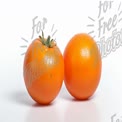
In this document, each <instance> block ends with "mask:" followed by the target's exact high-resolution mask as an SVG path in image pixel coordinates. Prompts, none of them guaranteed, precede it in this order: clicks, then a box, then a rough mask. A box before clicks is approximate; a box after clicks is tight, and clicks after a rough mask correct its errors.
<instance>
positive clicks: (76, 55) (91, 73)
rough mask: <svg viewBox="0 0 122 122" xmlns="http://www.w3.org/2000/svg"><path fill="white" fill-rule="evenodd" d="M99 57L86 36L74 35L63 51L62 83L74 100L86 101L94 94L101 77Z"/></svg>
mask: <svg viewBox="0 0 122 122" xmlns="http://www.w3.org/2000/svg"><path fill="white" fill-rule="evenodd" d="M101 65H102V62H101V55H100V52H99V49H98V47H97V44H96V43H95V41H94V40H93V38H91V37H90V36H89V35H87V34H77V35H75V36H74V37H73V38H72V39H71V40H70V41H69V43H68V44H67V46H66V48H65V51H64V81H65V85H66V88H67V90H68V91H69V93H70V94H71V95H72V96H74V97H75V98H76V99H79V100H84V99H88V98H89V97H91V96H92V95H93V93H94V92H95V90H96V88H97V86H98V84H99V81H100V76H101Z"/></svg>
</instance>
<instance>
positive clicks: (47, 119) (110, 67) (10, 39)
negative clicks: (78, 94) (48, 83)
mask: <svg viewBox="0 0 122 122" xmlns="http://www.w3.org/2000/svg"><path fill="white" fill-rule="evenodd" d="M119 3H120V1H114V2H113V6H112V7H113V11H112V10H111V12H109V13H108V15H109V17H111V16H113V15H114V14H113V12H115V13H116V12H117V11H116V9H115V8H118V5H119ZM98 5H99V1H97V0H94V1H93V0H91V1H90V0H67V1H66V0H61V1H58V0H50V1H48V0H44V1H42V0H34V1H29V0H28V1H25V0H21V2H20V1H15V0H11V1H7V0H4V2H1V1H0V122H111V116H113V115H114V114H116V117H115V118H114V122H116V120H117V119H120V120H121V121H122V117H121V116H122V55H121V54H122V47H119V48H118V49H117V50H116V51H115V52H111V53H110V54H109V55H108V56H107V57H105V58H104V59H102V76H101V80H100V84H99V87H98V89H97V91H96V92H95V94H94V95H93V97H92V98H91V99H90V100H88V101H76V100H74V99H73V98H72V97H71V96H70V95H69V93H68V92H67V90H66V88H65V86H64V85H63V87H62V89H61V91H60V93H59V95H58V96H57V98H56V99H55V100H54V102H53V103H52V104H51V105H50V106H39V105H37V104H36V103H35V102H34V101H33V100H32V99H31V98H30V96H29V95H28V93H27V91H26V89H25V85H24V81H23V59H24V56H21V54H22V53H23V52H25V51H26V49H24V48H20V46H21V45H27V46H28V45H29V44H30V43H31V41H32V40H33V39H34V38H36V37H37V36H38V34H35V35H34V38H33V39H31V36H32V19H33V18H34V17H35V16H38V19H37V22H38V21H41V20H42V18H43V17H46V18H47V19H48V25H49V27H51V26H52V25H53V24H55V28H56V29H57V30H58V32H57V33H56V35H55V36H56V41H57V44H58V46H59V48H60V49H61V51H62V53H63V50H64V48H65V46H66V44H67V42H68V41H69V40H70V38H71V37H72V36H73V35H74V34H76V33H81V32H85V33H88V32H89V31H90V30H89V28H88V27H87V26H86V25H88V24H90V23H91V21H90V20H89V19H88V16H90V17H93V18H94V19H96V18H97V17H98V12H99V9H98ZM121 10H122V6H121ZM105 17H106V16H105ZM107 17H108V16H107ZM49 27H48V28H49ZM116 28H117V29H121V28H122V22H121V23H119V25H118V26H116ZM95 31H97V28H95ZM96 33H97V32H96ZM106 35H111V32H107V33H106ZM21 37H24V38H25V39H27V40H28V41H29V43H26V42H25V41H23V40H22V39H21ZM96 41H97V38H96Z"/></svg>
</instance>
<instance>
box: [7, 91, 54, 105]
mask: <svg viewBox="0 0 122 122" xmlns="http://www.w3.org/2000/svg"><path fill="white" fill-rule="evenodd" d="M7 98H8V99H9V101H10V100H11V102H14V103H17V104H20V105H25V106H29V107H30V106H31V107H47V106H52V105H53V104H54V102H52V103H50V104H47V105H42V104H39V103H37V102H35V101H34V100H33V99H32V98H31V97H30V96H29V94H28V93H27V92H26V91H25V92H24V91H15V92H14V91H13V92H10V93H9V95H8V97H7Z"/></svg>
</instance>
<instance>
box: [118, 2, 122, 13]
mask: <svg viewBox="0 0 122 122" xmlns="http://www.w3.org/2000/svg"><path fill="white" fill-rule="evenodd" d="M120 7H121V2H120V4H119V7H118V11H119V10H120Z"/></svg>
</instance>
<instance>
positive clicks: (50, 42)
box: [39, 31, 56, 48]
mask: <svg viewBox="0 0 122 122" xmlns="http://www.w3.org/2000/svg"><path fill="white" fill-rule="evenodd" d="M39 38H40V39H41V42H42V44H43V45H45V46H47V47H49V48H53V47H54V46H56V41H55V40H54V39H51V37H50V36H48V37H47V39H45V38H44V32H43V31H42V35H41V36H39Z"/></svg>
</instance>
